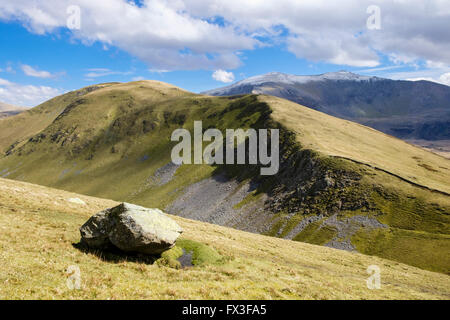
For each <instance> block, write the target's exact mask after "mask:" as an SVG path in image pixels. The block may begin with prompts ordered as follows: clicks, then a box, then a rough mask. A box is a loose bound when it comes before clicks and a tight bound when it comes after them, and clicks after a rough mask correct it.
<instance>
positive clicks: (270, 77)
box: [236, 71, 380, 85]
mask: <svg viewBox="0 0 450 320" xmlns="http://www.w3.org/2000/svg"><path fill="white" fill-rule="evenodd" d="M371 79H373V80H375V79H380V78H377V77H370V76H362V75H359V74H355V73H352V72H348V71H337V72H328V73H324V74H319V75H310V76H297V75H293V74H285V73H281V72H270V73H266V74H263V75H259V76H254V77H250V78H247V79H245V80H242V81H239V82H237V83H236V85H245V84H252V85H258V84H262V83H268V82H279V83H286V84H294V83H306V82H310V81H323V80H351V81H368V80H371Z"/></svg>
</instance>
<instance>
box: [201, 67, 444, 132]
mask: <svg viewBox="0 0 450 320" xmlns="http://www.w3.org/2000/svg"><path fill="white" fill-rule="evenodd" d="M203 93H204V94H208V95H213V96H228V95H238V94H248V93H255V94H268V95H273V96H277V97H281V98H284V99H288V100H291V101H294V102H296V103H299V104H302V105H304V106H307V107H310V108H313V109H316V110H319V111H322V112H324V113H327V114H329V115H333V116H336V117H339V118H343V119H348V120H352V121H355V122H358V123H361V124H364V125H367V126H370V127H372V128H375V129H377V130H380V131H382V132H385V133H388V134H390V135H393V136H396V137H398V138H401V139H405V140H408V139H422V140H448V139H450V87H449V86H445V85H441V84H438V83H434V82H429V81H403V80H390V79H384V78H379V77H370V76H362V75H358V74H354V73H351V72H347V71H339V72H330V73H325V74H321V75H313V76H297V75H290V74H284V73H279V72H272V73H268V74H265V75H260V76H255V77H251V78H248V79H245V80H242V81H239V82H237V83H235V84H233V85H230V86H227V87H223V88H219V89H215V90H210V91H206V92H203Z"/></svg>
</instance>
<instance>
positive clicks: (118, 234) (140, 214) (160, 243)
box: [80, 203, 183, 254]
mask: <svg viewBox="0 0 450 320" xmlns="http://www.w3.org/2000/svg"><path fill="white" fill-rule="evenodd" d="M182 232H183V230H182V229H181V227H180V226H179V225H178V224H177V223H176V222H175V221H173V220H172V219H170V218H169V217H168V216H167V215H166V214H165V213H164V212H162V211H161V210H159V209H148V208H144V207H140V206H136V205H133V204H129V203H122V204H120V205H119V206H117V207H114V208H110V209H107V210H104V211H101V212H99V213H97V214H95V215H94V216H92V217H91V218H90V219H89V220H88V221H87V222H86V223H85V224H84V225H83V226H82V227H81V228H80V233H81V238H82V241H83V242H84V243H85V244H87V245H88V246H89V247H91V248H97V249H105V248H107V247H109V246H111V245H113V246H115V247H117V248H119V249H121V250H123V251H126V252H140V253H145V254H160V253H162V252H164V251H166V250H168V249H170V248H172V247H173V246H174V245H175V241H176V240H177V238H178V237H179V235H180V234H181V233H182Z"/></svg>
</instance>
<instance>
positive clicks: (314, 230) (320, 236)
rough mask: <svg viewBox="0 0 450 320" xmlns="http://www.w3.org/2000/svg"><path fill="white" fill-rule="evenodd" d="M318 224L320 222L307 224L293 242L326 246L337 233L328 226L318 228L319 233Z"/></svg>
mask: <svg viewBox="0 0 450 320" xmlns="http://www.w3.org/2000/svg"><path fill="white" fill-rule="evenodd" d="M320 224H321V221H316V222H313V223H311V224H309V225H308V226H307V227H306V228H305V229H303V230H302V231H301V232H300V233H299V234H297V235H296V236H295V237H294V239H293V240H295V241H302V242H307V243H312V244H319V245H323V244H326V243H327V242H329V241H331V239H333V238H334V237H335V236H336V234H337V232H336V229H334V228H332V227H330V226H323V227H322V228H320V231H318V228H319V227H320Z"/></svg>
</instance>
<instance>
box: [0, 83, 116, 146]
mask: <svg viewBox="0 0 450 320" xmlns="http://www.w3.org/2000/svg"><path fill="white" fill-rule="evenodd" d="M108 85H110V84H99V85H95V86H90V87H86V88H83V89H80V90H76V91H72V92H69V93H66V94H63V95H61V96H58V97H55V98H53V99H51V100H49V101H47V102H44V103H42V104H41V105H39V106H37V107H35V108H32V109H28V110H27V111H25V112H22V113H20V114H18V115H16V116H13V117H8V118H6V119H0V152H2V153H3V152H5V151H6V150H7V149H8V147H9V146H10V145H11V144H13V143H15V142H23V141H26V139H28V138H29V137H31V136H33V135H35V134H37V133H38V132H40V131H41V130H43V129H45V128H46V127H47V126H48V125H49V124H51V123H52V122H53V120H55V118H56V117H57V116H58V115H59V114H60V113H61V112H62V111H63V110H64V108H65V107H66V106H67V105H69V104H70V103H72V102H74V101H75V100H77V99H79V98H80V97H82V96H83V95H85V94H86V93H88V92H90V91H91V90H95V89H96V88H100V87H106V86H108Z"/></svg>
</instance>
